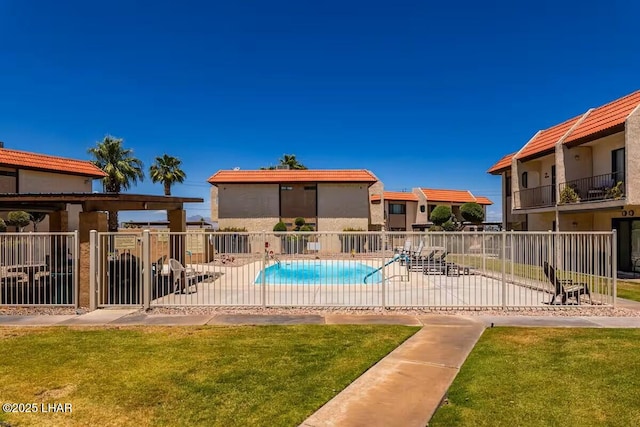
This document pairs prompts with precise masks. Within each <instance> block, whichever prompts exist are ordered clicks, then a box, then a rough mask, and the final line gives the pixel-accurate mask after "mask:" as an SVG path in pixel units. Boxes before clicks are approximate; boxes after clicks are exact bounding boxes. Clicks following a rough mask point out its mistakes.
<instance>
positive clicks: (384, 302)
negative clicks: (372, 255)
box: [380, 230, 387, 308]
mask: <svg viewBox="0 0 640 427" xmlns="http://www.w3.org/2000/svg"><path fill="white" fill-rule="evenodd" d="M385 237H386V236H385V232H384V230H382V232H381V233H380V238H381V239H382V269H381V270H380V278H382V286H381V287H380V289H381V290H382V295H381V298H380V304H381V306H382V308H385V306H386V305H387V297H386V295H387V285H386V283H385V282H386V280H385V277H384V263H385V262H386V259H385V257H384V247H385V242H386V241H385Z"/></svg>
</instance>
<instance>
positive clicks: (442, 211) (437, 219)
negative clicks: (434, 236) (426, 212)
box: [429, 206, 451, 226]
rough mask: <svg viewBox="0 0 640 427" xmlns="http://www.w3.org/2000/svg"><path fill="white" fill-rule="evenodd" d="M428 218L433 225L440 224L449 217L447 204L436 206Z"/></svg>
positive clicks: (449, 209) (449, 211)
mask: <svg viewBox="0 0 640 427" xmlns="http://www.w3.org/2000/svg"><path fill="white" fill-rule="evenodd" d="M429 219H430V220H431V222H433V223H434V224H435V225H438V226H441V225H442V224H444V223H445V222H447V221H448V220H450V219H451V208H450V207H449V206H436V208H435V209H434V210H433V212H431V217H430V218H429Z"/></svg>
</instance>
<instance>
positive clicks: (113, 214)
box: [109, 211, 118, 232]
mask: <svg viewBox="0 0 640 427" xmlns="http://www.w3.org/2000/svg"><path fill="white" fill-rule="evenodd" d="M109 231H110V232H115V231H118V211H109Z"/></svg>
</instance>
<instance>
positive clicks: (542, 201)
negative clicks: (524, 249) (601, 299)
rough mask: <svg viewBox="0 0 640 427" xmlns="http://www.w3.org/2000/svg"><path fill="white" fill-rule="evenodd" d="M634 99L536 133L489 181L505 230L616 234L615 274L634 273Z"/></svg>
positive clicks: (638, 228)
mask: <svg viewBox="0 0 640 427" xmlns="http://www.w3.org/2000/svg"><path fill="white" fill-rule="evenodd" d="M639 106H640V91H636V92H634V93H632V94H629V95H626V96H624V97H622V98H619V99H617V100H614V101H612V102H609V103H608V104H606V105H603V106H600V107H597V108H592V109H589V110H587V111H585V112H584V113H582V114H580V115H577V116H575V117H573V118H571V119H569V120H566V121H563V122H562V123H559V124H557V125H554V126H552V127H550V128H547V129H544V130H541V131H539V132H537V133H536V134H535V135H534V136H533V137H532V138H531V139H530V140H529V141H528V142H527V143H526V144H525V145H524V146H523V147H522V148H521V149H520V150H519V151H517V152H516V153H513V154H509V155H506V156H504V157H503V158H502V159H500V160H499V161H498V162H497V163H496V164H495V165H494V166H492V167H491V168H490V169H489V171H488V172H489V173H491V174H494V175H499V176H501V177H502V190H503V191H502V199H503V206H504V209H505V212H504V215H503V222H504V226H505V227H506V228H507V229H516V230H518V229H520V230H530V231H546V230H561V231H608V230H611V229H615V230H617V231H618V267H619V269H620V270H622V271H640V164H639V163H638V162H635V161H634V159H638V158H640V111H639Z"/></svg>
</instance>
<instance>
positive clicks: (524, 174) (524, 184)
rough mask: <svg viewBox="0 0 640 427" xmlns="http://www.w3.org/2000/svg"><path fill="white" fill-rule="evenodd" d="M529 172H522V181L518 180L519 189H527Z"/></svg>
mask: <svg viewBox="0 0 640 427" xmlns="http://www.w3.org/2000/svg"><path fill="white" fill-rule="evenodd" d="M528 181H529V172H522V179H521V180H520V187H522V188H528V187H529V182H528Z"/></svg>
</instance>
